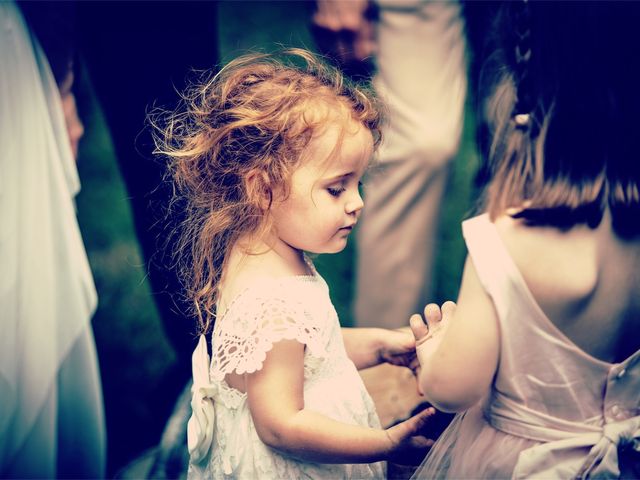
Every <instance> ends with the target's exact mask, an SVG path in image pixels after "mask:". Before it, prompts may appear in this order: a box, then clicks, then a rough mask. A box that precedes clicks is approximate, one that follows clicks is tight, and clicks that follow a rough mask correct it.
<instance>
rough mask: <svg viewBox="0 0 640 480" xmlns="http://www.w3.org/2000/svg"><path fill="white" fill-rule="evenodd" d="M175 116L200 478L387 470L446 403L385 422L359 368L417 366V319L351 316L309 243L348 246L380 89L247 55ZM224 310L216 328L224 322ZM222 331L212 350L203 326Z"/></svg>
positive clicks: (327, 248)
mask: <svg viewBox="0 0 640 480" xmlns="http://www.w3.org/2000/svg"><path fill="white" fill-rule="evenodd" d="M185 105H186V108H185V109H183V110H181V111H178V112H176V113H173V114H172V115H171V116H170V117H169V120H168V122H167V123H166V124H165V126H164V129H163V135H162V136H161V137H160V139H159V140H160V141H159V144H158V146H159V148H158V150H159V152H160V153H162V154H164V155H166V156H168V157H169V158H170V159H171V160H172V168H173V169H172V172H173V178H174V182H175V186H176V191H177V192H178V195H179V196H181V197H182V198H184V199H186V202H185V203H186V205H187V206H186V220H185V222H184V229H183V234H182V236H181V238H182V240H181V242H180V243H179V251H180V252H181V253H183V254H184V255H182V258H186V259H187V262H186V264H185V265H186V268H185V271H186V273H187V274H188V279H189V283H188V285H189V287H190V294H191V297H192V299H193V304H194V305H195V311H196V313H197V316H198V317H199V319H200V321H201V330H202V333H203V335H201V337H200V341H199V344H198V347H197V348H196V351H195V352H194V355H193V375H194V379H193V380H194V385H193V399H192V409H193V415H192V417H191V419H190V421H189V426H188V437H189V451H190V454H191V462H190V468H189V475H190V477H192V478H194V477H207V478H229V477H230V478H318V479H325V478H358V479H363V478H382V477H384V464H383V463H382V461H384V460H387V459H393V460H395V461H398V460H400V456H401V455H402V454H407V453H409V454H415V453H416V449H418V450H425V449H426V448H427V447H428V446H429V444H430V441H428V440H427V439H425V438H424V437H420V436H419V435H417V434H418V433H419V431H420V430H421V429H422V428H423V426H424V424H425V422H426V421H427V419H428V418H429V417H430V416H431V415H432V414H433V412H434V411H433V409H427V410H424V411H423V412H421V413H420V414H418V415H416V416H414V417H412V418H410V419H409V420H406V421H405V422H402V423H400V424H397V425H395V426H393V427H391V428H388V429H386V430H383V429H381V428H380V423H379V420H378V417H377V415H376V412H375V408H374V405H373V402H372V400H371V398H370V396H369V395H368V393H367V391H366V390H365V387H364V385H363V383H362V380H361V378H360V376H359V374H358V369H361V368H366V367H370V366H373V365H376V364H379V363H382V362H389V363H393V364H396V365H404V366H407V367H409V368H413V367H414V366H415V364H416V359H415V343H414V340H413V338H412V335H411V334H410V333H409V332H408V331H399V330H396V331H393V330H383V329H341V328H340V324H339V322H338V317H337V315H336V311H335V309H334V307H333V305H332V303H331V300H330V298H329V290H328V287H327V284H326V283H325V281H324V280H323V279H322V277H321V276H320V275H319V274H318V272H317V271H316V270H315V268H314V266H313V263H312V261H311V260H310V258H309V257H308V256H307V255H306V253H305V252H310V253H336V252H340V251H341V250H343V249H344V248H345V246H346V243H347V238H348V237H349V234H350V233H351V231H352V230H353V228H354V227H355V225H356V223H357V221H358V217H359V215H360V211H361V209H362V207H363V200H362V198H361V196H360V193H359V184H360V179H361V177H362V176H363V173H364V172H365V169H366V168H367V165H368V163H369V160H370V158H371V156H372V153H373V151H374V148H375V147H376V146H377V144H378V143H379V140H380V134H379V127H378V125H379V122H380V110H379V107H378V105H377V103H376V102H375V100H374V99H373V98H372V97H371V95H370V93H369V92H368V91H366V90H365V89H363V88H360V87H357V86H354V85H351V84H349V83H348V82H347V81H346V80H345V79H343V77H342V76H341V75H340V73H339V72H337V71H336V70H334V69H332V68H330V67H328V66H326V65H324V64H323V63H322V62H320V61H319V60H318V59H316V58H315V57H314V56H313V55H311V54H310V53H308V52H306V51H303V50H289V51H287V52H283V53H282V54H280V55H277V54H271V55H267V54H254V55H247V56H243V57H240V58H238V59H236V60H234V61H232V62H231V63H230V64H228V65H227V66H226V67H224V68H223V69H222V70H221V72H220V73H218V74H217V75H216V76H215V77H213V79H211V80H210V81H207V82H205V83H204V84H203V85H201V86H199V87H197V88H193V89H192V90H190V92H188V93H187V94H186V95H185ZM214 323H215V326H213V325H214ZM212 329H213V334H212V355H211V360H209V355H208V352H207V344H206V340H205V338H206V337H205V335H204V334H206V333H208V332H209V331H210V330H212Z"/></svg>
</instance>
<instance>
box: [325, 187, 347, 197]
mask: <svg viewBox="0 0 640 480" xmlns="http://www.w3.org/2000/svg"><path fill="white" fill-rule="evenodd" d="M345 190H346V189H345V188H344V187H327V192H329V194H330V195H331V196H333V197H339V196H340V194H341V193H342V192H344V191H345Z"/></svg>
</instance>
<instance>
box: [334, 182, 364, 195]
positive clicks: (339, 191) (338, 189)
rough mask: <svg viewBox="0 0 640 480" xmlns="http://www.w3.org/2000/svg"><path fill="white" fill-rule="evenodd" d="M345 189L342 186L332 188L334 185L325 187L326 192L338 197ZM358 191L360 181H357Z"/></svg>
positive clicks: (360, 189)
mask: <svg viewBox="0 0 640 480" xmlns="http://www.w3.org/2000/svg"><path fill="white" fill-rule="evenodd" d="M346 190H347V189H346V188H344V187H338V188H334V187H328V188H327V192H329V194H330V195H331V196H333V197H339V196H340V194H341V193H342V192H344V191H346ZM358 191H359V192H361V191H362V182H358Z"/></svg>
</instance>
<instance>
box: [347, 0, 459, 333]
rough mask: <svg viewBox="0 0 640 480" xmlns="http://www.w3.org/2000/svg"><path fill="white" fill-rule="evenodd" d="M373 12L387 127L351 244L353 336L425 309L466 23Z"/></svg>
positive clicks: (422, 14)
mask: <svg viewBox="0 0 640 480" xmlns="http://www.w3.org/2000/svg"><path fill="white" fill-rule="evenodd" d="M379 4H380V22H379V27H378V28H379V31H378V39H379V55H378V67H379V71H378V75H377V77H376V79H375V87H376V90H377V92H378V94H379V95H380V96H381V98H382V99H383V100H384V101H385V102H386V105H387V108H388V113H389V119H388V120H389V123H388V126H387V128H385V130H384V132H383V134H384V140H383V144H382V145H381V147H380V150H379V158H378V161H379V164H378V167H377V168H376V169H375V170H374V171H372V174H371V175H370V177H369V179H368V180H367V182H366V183H365V208H364V211H363V215H362V218H361V220H360V224H359V230H358V235H357V242H358V260H357V268H356V299H355V318H356V324H357V325H358V326H381V327H387V328H395V327H400V326H406V325H408V319H409V316H410V314H411V313H414V312H417V311H418V310H419V309H420V308H421V307H422V306H423V304H424V303H425V302H427V301H428V300H429V295H430V292H431V275H432V269H433V256H434V252H433V249H434V244H435V240H436V235H437V232H436V228H437V224H438V217H439V212H440V206H441V202H442V198H443V194H444V190H445V186H446V181H447V174H448V170H449V165H450V162H451V160H452V158H453V157H454V156H455V154H456V151H457V149H458V144H459V140H460V133H461V130H462V122H463V110H464V99H465V93H466V59H465V40H464V22H463V20H462V18H461V15H460V13H461V12H460V5H459V4H458V3H457V2H440V1H419V0H409V1H404V0H403V1H398V0H386V1H384V2H382V1H381V2H379Z"/></svg>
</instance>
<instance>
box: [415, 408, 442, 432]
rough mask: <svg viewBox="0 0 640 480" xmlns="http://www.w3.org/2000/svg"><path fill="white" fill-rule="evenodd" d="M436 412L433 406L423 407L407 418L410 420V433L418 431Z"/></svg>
mask: <svg viewBox="0 0 640 480" xmlns="http://www.w3.org/2000/svg"><path fill="white" fill-rule="evenodd" d="M435 414H436V409H435V408H433V407H429V408H425V409H424V410H422V411H421V412H420V413H417V414H416V415H414V416H413V417H411V418H410V419H409V421H410V422H411V425H410V430H411V435H415V434H416V433H418V432H420V430H422V429H423V428H424V426H425V425H426V423H427V422H428V421H429V420H430V419H431V417H433V416H434V415H435Z"/></svg>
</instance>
